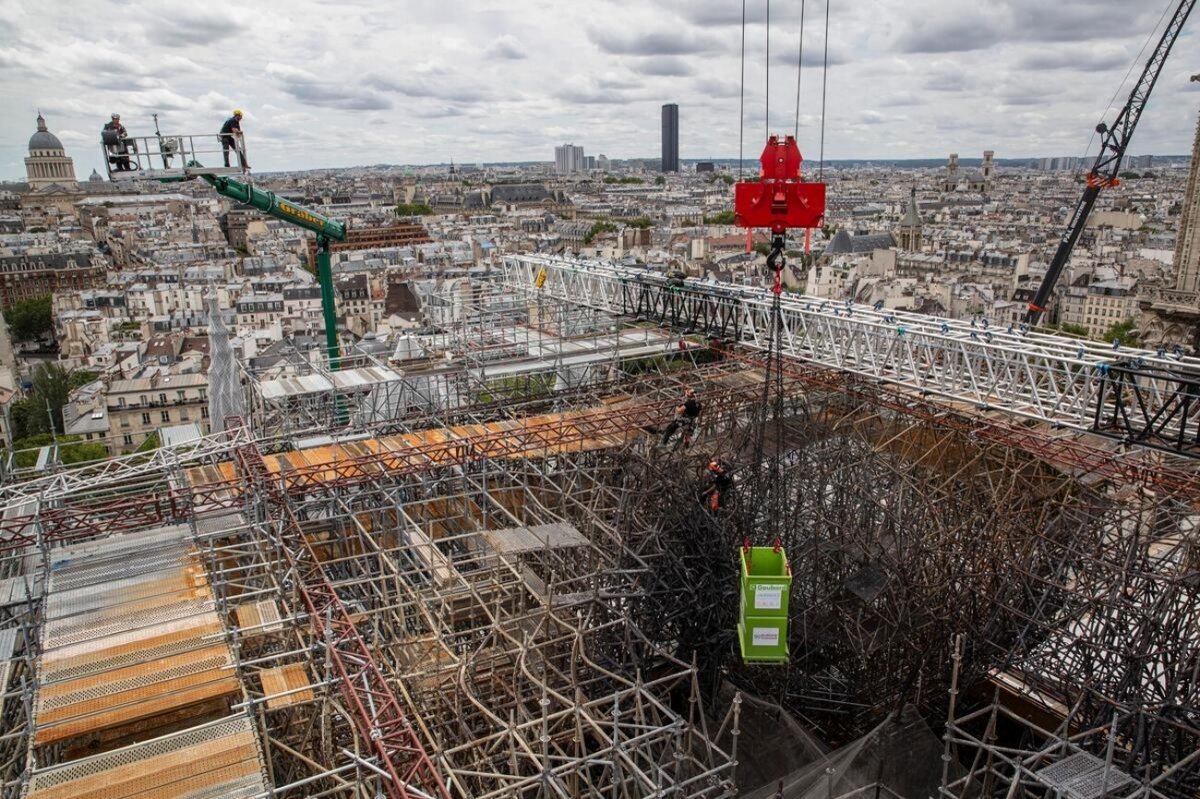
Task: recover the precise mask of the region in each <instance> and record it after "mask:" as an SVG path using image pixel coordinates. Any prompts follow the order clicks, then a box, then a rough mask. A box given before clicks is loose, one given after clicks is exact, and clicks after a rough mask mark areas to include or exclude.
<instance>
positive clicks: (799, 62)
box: [792, 0, 808, 142]
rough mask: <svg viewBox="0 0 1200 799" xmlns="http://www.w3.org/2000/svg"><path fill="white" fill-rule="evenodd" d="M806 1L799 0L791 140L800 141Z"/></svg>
mask: <svg viewBox="0 0 1200 799" xmlns="http://www.w3.org/2000/svg"><path fill="white" fill-rule="evenodd" d="M807 2H808V0H800V45H799V47H797V51H798V52H797V54H796V127H795V129H794V130H793V131H792V138H794V139H795V140H796V141H797V142H799V141H800V78H801V76H802V75H803V74H804V6H805V5H806V4H807Z"/></svg>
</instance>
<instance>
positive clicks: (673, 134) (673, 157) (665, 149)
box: [662, 103, 679, 172]
mask: <svg viewBox="0 0 1200 799" xmlns="http://www.w3.org/2000/svg"><path fill="white" fill-rule="evenodd" d="M662 171H663V172H678V171H679V106H678V105H676V104H675V103H667V104H666V105H664V106H663V107H662Z"/></svg>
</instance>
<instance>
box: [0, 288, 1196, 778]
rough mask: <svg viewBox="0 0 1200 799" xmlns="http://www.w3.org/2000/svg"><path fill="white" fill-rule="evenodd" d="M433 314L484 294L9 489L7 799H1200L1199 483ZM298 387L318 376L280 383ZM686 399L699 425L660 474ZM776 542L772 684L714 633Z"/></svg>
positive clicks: (832, 381) (735, 353)
mask: <svg viewBox="0 0 1200 799" xmlns="http://www.w3.org/2000/svg"><path fill="white" fill-rule="evenodd" d="M443 296H446V297H450V298H451V299H453V298H455V297H457V298H458V300H462V299H463V298H467V299H469V302H459V303H458V306H457V307H458V308H459V311H458V313H459V314H460V316H459V319H460V320H461V321H460V322H456V321H455V320H454V319H452V318H450V317H447V318H446V320H445V321H444V324H443V325H442V327H441V329H440V331H439V332H438V333H436V334H432V335H436V336H440V337H441V339H440V341H438V342H437V344H436V346H437V347H438V348H440V349H438V350H437V351H436V352H433V353H432V354H431V355H428V354H427V355H423V356H421V357H419V358H408V359H406V360H405V362H404V365H400V364H399V363H397V362H394V361H388V360H386V359H384V360H372V359H371V358H369V357H365V356H364V357H362V358H361V359H360V360H357V361H353V360H351V361H350V362H349V363H348V364H347V365H348V366H349V367H350V368H349V369H348V370H344V371H342V372H338V373H329V374H338V375H345V381H346V382H345V384H346V385H347V386H349V385H351V384H352V383H353V382H354V381H355V380H356V379H357V377H355V375H358V374H359V372H358V371H356V370H375V371H374V372H371V374H374V375H375V376H377V377H378V376H383V377H386V379H379V380H376V381H375V382H370V381H363V383H362V386H365V388H361V387H360V389H356V391H358V393H357V394H355V393H354V391H351V390H346V391H342V392H341V393H337V391H334V392H333V394H334V396H333V397H331V396H330V395H329V394H322V393H321V392H320V391H307V390H306V391H297V392H294V393H293V394H292V395H286V394H281V395H280V396H281V397H287V396H290V397H291V399H290V400H289V401H292V400H294V401H295V402H294V405H295V406H296V407H294V408H289V407H287V404H286V403H284V402H274V404H271V402H268V400H271V397H267V396H264V394H263V391H262V389H261V386H263V385H266V384H267V383H268V382H270V380H272V379H275V380H278V379H279V378H278V377H277V376H276V377H271V378H266V376H260V377H259V378H256V381H257V382H252V383H251V389H250V390H251V400H252V401H251V402H250V403H249V406H248V407H249V413H250V414H251V419H250V420H249V422H248V423H247V421H245V420H241V419H231V420H229V422H230V423H229V424H227V425H226V430H225V432H224V433H223V434H221V435H217V436H211V437H208V438H206V439H204V440H202V441H199V442H192V443H189V444H188V445H187V446H185V447H180V448H177V449H171V450H162V451H160V452H158V453H156V454H154V455H153V456H151V457H149V458H146V457H142V458H130V459H123V460H117V461H114V462H112V463H110V464H106V465H104V466H96V467H86V470H84V471H79V472H74V473H72V472H65V473H62V474H59V475H54V476H53V477H51V478H43V479H41V480H36V481H29V482H27V483H15V484H11V485H8V486H5V488H4V494H3V498H4V501H5V504H4V506H3V518H0V677H3V683H2V684H0V687H2V699H3V705H2V706H0V713H3V718H4V732H3V734H0V786H2V789H0V791H2V795H3V797H4V799H10V798H11V799H16V797H18V796H24V795H26V794H29V795H33V796H37V795H39V792H40V791H43V790H46V791H49V790H50V789H51V788H55V789H56V790H57V791H58V793H56V794H52V795H56V796H57V795H63V796H67V795H83V794H85V793H86V791H88V790H92V789H93V788H94V787H96V786H97V785H99V784H101V783H102V782H103V783H104V784H109V785H113V786H116V787H114V788H113V789H112V795H114V796H123V795H132V794H134V793H135V792H136V791H137V790H140V791H142V792H143V794H144V795H155V796H180V797H193V798H194V797H196V796H202V795H207V796H215V795H220V796H225V795H243V796H256V797H257V796H264V797H265V796H272V797H284V798H287V797H324V796H331V797H333V796H344V797H355V798H356V799H357V798H358V797H374V796H377V795H387V796H398V797H421V798H422V799H423V798H424V797H430V796H436V797H442V798H445V797H454V799H458V797H496V798H497V799H499V797H513V796H517V797H530V798H531V799H532V798H533V797H597V798H599V797H605V798H606V799H609V798H611V797H642V796H659V797H668V796H669V797H688V798H689V799H691V798H693V797H694V798H696V799H700V798H701V797H705V798H708V797H726V796H729V797H731V796H738V795H751V796H756V797H763V799H766V797H789V798H795V797H813V798H814V799H815V797H824V798H825V799H828V797H837V796H844V797H850V796H907V795H913V792H914V791H916V792H918V793H919V794H920V795H927V794H928V793H930V792H932V791H935V790H940V792H941V795H942V796H944V797H947V798H948V797H957V798H958V799H966V798H967V797H982V796H988V797H991V796H1008V797H1018V796H1020V797H1045V798H1046V799H1049V797H1055V799H1058V797H1062V796H1071V797H1079V799H1083V798H1084V797H1088V798H1089V799H1090V797H1093V796H1095V797H1099V796H1103V795H1109V796H1117V797H1132V796H1142V797H1147V798H1149V797H1179V796H1190V795H1194V794H1195V792H1196V790H1197V789H1198V788H1200V718H1198V717H1197V710H1196V708H1197V706H1198V704H1200V703H1198V697H1197V690H1198V688H1197V680H1196V674H1197V669H1198V668H1200V655H1198V652H1200V641H1198V640H1197V633H1196V630H1197V629H1198V628H1200V618H1197V613H1200V611H1198V608H1200V595H1198V592H1200V579H1197V569H1198V567H1200V557H1198V555H1197V543H1196V536H1197V531H1196V525H1197V508H1196V506H1195V497H1196V496H1197V495H1198V493H1197V486H1200V482H1198V478H1197V474H1196V471H1195V468H1194V463H1193V462H1191V461H1187V460H1183V459H1180V458H1179V457H1178V456H1176V455H1173V454H1165V453H1152V454H1147V453H1144V452H1142V453H1123V452H1119V451H1116V450H1115V449H1114V448H1113V447H1112V446H1111V445H1108V444H1107V443H1106V442H1104V441H1102V440H1098V439H1093V438H1089V437H1086V436H1083V435H1080V434H1077V433H1070V432H1067V431H1051V430H1049V429H1047V428H1045V427H1042V426H1038V425H1037V424H1035V423H1033V422H1028V421H1021V420H1014V419H1013V418H1011V417H1009V416H1006V415H1003V414H999V413H997V412H995V411H994V410H989V409H980V408H979V407H975V406H966V405H961V406H959V405H953V404H949V403H946V402H944V401H937V402H935V401H933V400H930V399H929V398H928V397H924V396H921V395H919V394H915V393H912V392H909V391H907V390H905V389H904V388H902V387H894V386H893V387H888V386H884V385H880V384H876V383H872V382H870V381H868V380H867V379H865V378H862V377H854V376H849V375H847V374H846V373H844V372H838V371H835V370H832V369H828V368H825V367H821V366H817V365H813V364H809V363H802V362H798V361H792V360H786V361H785V362H784V363H783V364H775V365H771V364H768V363H767V362H766V361H765V360H764V359H763V358H762V357H761V355H760V354H756V353H755V352H754V351H753V350H750V349H740V348H738V347H737V346H729V345H723V346H720V347H714V346H712V345H710V343H709V342H706V341H703V340H699V339H696V338H693V337H691V336H690V335H683V334H680V333H678V332H671V331H670V330H664V329H660V328H658V327H657V326H650V327H647V326H645V325H641V326H639V325H632V324H628V323H627V322H622V321H621V320H617V319H613V318H608V317H605V316H603V315H599V314H597V313H595V312H593V311H586V312H580V313H576V312H574V311H573V310H572V308H571V307H570V304H569V303H564V302H550V301H549V300H548V299H546V298H539V297H537V296H534V295H532V294H531V295H530V296H528V297H522V298H520V299H519V301H517V300H515V299H514V298H513V297H512V296H511V293H510V294H509V295H508V296H505V295H504V294H502V293H498V292H496V291H494V290H484V289H480V290H479V291H478V292H475V293H470V292H467V291H466V290H465V289H463V288H461V287H459V288H454V289H453V290H451V289H450V288H449V287H447V288H446V289H445V291H444V292H443ZM451 306H453V303H451ZM539 306H540V307H539ZM464 308H465V309H467V311H464V310H463V309H464ZM681 343H682V347H681ZM444 352H450V353H451V357H452V359H454V360H453V361H452V362H450V363H446V362H445V357H444V354H443V353H444ZM580 355H582V356H583V360H582V361H580V362H572V361H571V360H570V359H571V358H572V357H574V356H580ZM577 366H586V369H583V368H581V369H580V370H579V371H575V367H577ZM492 369H496V370H500V371H496V372H490V371H488V370H492ZM380 370H390V373H389V372H384V371H380ZM392 375H396V376H397V378H398V379H393V378H392ZM513 375H520V376H521V377H522V379H524V377H526V376H529V377H530V380H529V381H528V385H529V388H524V387H522V386H519V385H518V384H517V383H512V384H506V385H508V388H510V389H511V390H505V391H501V390H499V389H498V384H497V383H496V382H495V379H496V378H498V377H500V378H510V377H512V376H513ZM550 375H553V376H554V377H553V379H554V385H553V387H552V390H546V382H547V381H548V379H549V378H548V377H542V376H550ZM563 375H566V377H563ZM418 377H420V379H421V380H424V381H426V382H425V383H418V381H417V378H418ZM310 378H320V379H325V380H327V381H329V383H330V385H331V386H333V385H335V384H334V383H333V381H332V380H330V379H329V375H328V374H325V373H323V372H322V371H321V370H320V369H317V368H315V367H314V368H312V369H311V370H310V371H308V372H305V373H303V374H301V375H299V376H295V377H289V378H288V379H290V380H295V381H298V385H300V386H303V381H304V380H308V379H310ZM560 378H561V383H560V382H559V381H560ZM438 381H441V382H438ZM768 381H770V384H771V385H772V386H774V387H777V388H778V392H777V393H776V394H774V395H773V397H772V407H771V408H770V409H767V408H764V407H763V404H764V403H763V397H764V396H765V393H766V392H764V385H765V384H766V383H767V382H768ZM417 386H423V387H422V389H421V390H422V391H424V392H425V394H424V395H423V396H424V397H425V400H426V401H421V402H408V401H398V402H396V403H394V404H388V403H384V404H385V405H386V407H387V410H381V411H379V412H378V413H376V414H374V415H372V414H370V413H367V412H365V411H363V410H362V409H364V408H367V407H369V406H370V403H372V402H375V401H376V400H375V399H369V397H371V396H375V397H376V399H377V398H378V397H381V396H385V395H389V394H388V393H389V392H392V391H395V392H397V395H400V394H402V393H403V392H405V391H413V390H415V387H417ZM539 386H540V387H539ZM685 387H692V388H694V389H695V390H696V391H697V393H698V395H699V396H700V397H701V399H702V400H703V402H704V413H703V415H702V416H701V417H700V420H699V423H698V425H697V429H696V431H695V436H694V439H693V440H692V442H691V443H690V444H681V445H675V446H666V445H664V444H663V443H662V442H661V439H660V433H661V428H662V425H663V424H664V423H665V422H666V421H668V420H669V419H670V418H671V417H672V414H673V412H674V408H675V405H676V404H677V403H678V401H679V398H680V396H681V394H682V391H683V389H684V388H685ZM267 393H268V394H269V392H267ZM338 398H340V399H341V400H343V401H344V402H345V407H346V408H347V409H349V410H350V413H348V416H350V417H351V418H352V419H354V421H353V422H352V423H351V424H348V425H347V426H345V427H344V428H339V429H334V428H333V427H331V426H330V425H329V424H328V423H329V420H330V418H331V417H330V415H329V414H330V413H332V412H334V411H336V403H335V402H334V401H333V400H334V399H338ZM272 402H273V400H272ZM389 403H390V400H389ZM301 406H303V407H301ZM768 411H769V412H768ZM714 456H716V457H719V458H720V459H721V460H722V461H724V462H725V463H727V464H728V465H729V468H730V471H731V473H732V475H733V481H734V488H733V489H732V493H733V496H732V497H730V500H731V501H730V503H729V504H728V505H727V506H725V507H723V508H722V509H720V510H719V511H713V510H711V509H709V508H707V507H706V506H705V505H704V504H703V503H702V502H700V501H699V498H700V497H701V496H702V494H703V492H704V490H705V487H706V477H705V468H704V467H705V465H706V464H707V462H708V461H709V459H711V458H712V457H714ZM767 479H774V480H778V492H779V494H778V497H777V499H776V501H775V502H774V504H773V505H772V506H771V507H775V508H780V509H782V510H781V511H776V512H774V513H772V512H771V508H770V507H766V506H764V505H763V503H760V502H758V501H757V500H756V499H755V498H756V497H758V496H761V492H760V491H759V490H758V488H757V487H758V486H759V485H760V484H761V483H762V482H763V481H764V480H767ZM768 529H770V530H773V531H774V533H775V534H777V535H779V536H780V538H781V542H782V543H783V545H784V546H785V547H786V548H787V551H788V555H789V559H790V561H791V563H792V564H793V583H792V594H791V597H790V602H789V606H790V608H791V611H790V619H789V622H790V623H789V630H790V639H789V644H790V650H791V653H792V657H791V659H790V661H789V662H788V663H787V664H786V665H785V666H781V667H773V666H763V665H753V664H750V665H747V664H744V663H742V662H741V658H740V657H738V656H737V645H736V640H735V628H736V616H737V585H736V575H737V571H736V568H735V565H734V564H735V555H736V552H737V548H738V546H739V545H740V544H741V543H742V541H743V538H744V537H745V536H746V535H747V534H749V533H751V532H753V531H756V530H768ZM780 731H785V732H786V734H785V735H781V732H780ZM939 735H942V736H943V737H942V740H941V745H939V741H938V736H939ZM222 758H223V759H222ZM943 758H945V759H944V760H943ZM154 775H163V776H162V779H160V780H159V782H157V783H155V782H152V781H151V780H153V779H158V777H155V776H154ZM906 779H907V780H908V781H907V782H906V781H905V780H906ZM1088 780H1092V782H1088ZM1095 780H1099V782H1098V783H1097V784H1098V785H1099V788H1098V789H1097V790H1099V791H1100V792H1099V793H1096V792H1095V791H1093V792H1092V793H1088V792H1087V791H1088V790H1091V789H1088V788H1086V786H1087V785H1091V784H1093V783H1094V782H1095ZM147 791H149V792H151V793H150V794H147V793H146V792H147ZM204 791H207V792H208V793H204ZM239 791H240V792H241V793H238V792H239ZM1072 791H1074V793H1072ZM1105 791H1107V794H1105ZM46 795H51V794H46Z"/></svg>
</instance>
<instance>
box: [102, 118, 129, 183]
mask: <svg viewBox="0 0 1200 799" xmlns="http://www.w3.org/2000/svg"><path fill="white" fill-rule="evenodd" d="M100 139H101V141H103V142H104V148H105V149H106V150H108V162H109V163H110V164H112V165H113V168H114V169H115V170H116V171H117V172H131V171H132V170H133V165H132V164H131V163H129V132H128V131H127V130H125V126H124V125H122V124H121V115H120V114H113V115H112V119H110V120H109V121H108V122H107V123H105V125H104V127H103V128H101V130H100Z"/></svg>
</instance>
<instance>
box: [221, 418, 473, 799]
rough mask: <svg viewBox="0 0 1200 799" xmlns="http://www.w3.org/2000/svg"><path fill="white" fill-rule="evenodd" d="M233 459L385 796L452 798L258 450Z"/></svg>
mask: <svg viewBox="0 0 1200 799" xmlns="http://www.w3.org/2000/svg"><path fill="white" fill-rule="evenodd" d="M241 424H244V423H243V422H242V421H241V420H240V419H236V418H231V419H230V420H229V421H228V422H227V424H226V426H227V428H229V427H230V426H231V425H232V426H233V427H236V426H239V425H241ZM231 429H232V428H231ZM234 455H235V458H236V460H237V463H238V467H239V470H240V471H241V473H242V477H243V478H244V480H245V481H246V483H247V484H250V485H253V486H254V487H255V489H256V490H257V491H261V492H263V494H264V495H265V498H266V499H267V508H268V512H269V513H270V515H271V516H272V517H274V518H275V519H276V520H277V521H279V522H280V531H281V536H282V537H283V538H284V542H283V544H284V545H283V546H282V547H280V550H281V551H282V552H283V553H284V556H285V557H286V558H287V561H288V565H289V566H290V567H291V569H292V571H293V573H294V574H295V575H296V580H297V582H296V588H297V590H298V591H299V592H300V597H301V599H302V600H303V602H304V605H305V607H306V608H307V610H308V618H309V622H310V623H311V624H312V627H313V633H314V635H315V636H316V640H317V641H322V642H324V643H325V646H326V649H327V651H328V654H329V656H330V660H331V661H332V663H333V666H334V669H335V670H336V671H337V674H338V677H339V680H338V686H339V687H340V688H341V691H342V695H343V697H344V698H345V700H346V703H347V706H348V707H349V708H350V709H351V711H352V715H353V717H354V722H355V725H356V726H357V727H358V731H359V734H360V735H361V736H362V739H363V741H365V742H368V745H369V746H370V747H371V749H372V750H374V752H375V754H376V755H377V757H378V760H379V766H380V767H381V768H382V769H383V770H385V771H386V772H387V774H388V776H389V777H390V779H388V781H387V784H386V785H385V788H386V790H387V793H388V796H390V797H392V798H393V799H415V798H416V797H417V796H418V794H415V793H413V792H412V791H410V788H415V789H417V790H419V791H421V794H422V795H431V796H438V797H441V798H442V799H450V793H449V791H447V789H446V785H445V783H444V782H443V781H442V778H441V775H439V774H438V772H437V769H435V768H434V766H433V761H432V760H430V759H429V754H428V753H427V752H426V751H425V748H424V747H423V746H422V745H421V741H420V738H418V737H417V733H416V730H414V729H413V727H412V725H411V724H410V723H409V721H408V718H407V716H406V715H405V714H404V710H403V708H401V707H400V702H399V701H398V700H397V699H396V695H395V694H394V693H393V692H392V688H391V686H390V685H388V682H387V680H386V679H385V678H384V676H383V672H382V671H380V669H379V667H378V666H377V665H376V663H375V659H374V657H373V653H372V652H371V649H370V648H369V647H368V646H367V644H366V642H365V641H363V639H362V636H360V635H359V634H358V628H357V627H356V626H355V625H354V622H353V621H352V620H351V618H350V613H349V611H347V610H346V606H345V604H344V603H343V602H342V600H341V598H340V597H339V596H338V595H337V590H336V589H335V588H334V586H333V583H332V582H331V581H330V579H329V575H328V574H327V573H326V572H325V569H324V567H323V566H322V565H321V561H320V559H319V558H318V557H317V554H316V552H314V551H313V549H312V546H311V545H310V544H309V542H308V539H307V538H306V537H305V536H304V532H303V531H302V530H301V528H300V523H299V521H298V520H297V519H296V516H295V514H294V513H293V512H292V508H291V505H290V504H289V502H288V498H287V496H285V495H284V494H283V492H282V490H281V488H280V486H279V484H278V483H277V482H276V481H274V480H272V479H271V476H270V475H269V474H268V472H267V466H266V463H265V462H264V461H263V456H262V451H261V450H260V449H259V448H258V444H257V443H250V444H244V445H242V446H240V447H238V448H237V449H236V450H235V451H234Z"/></svg>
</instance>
